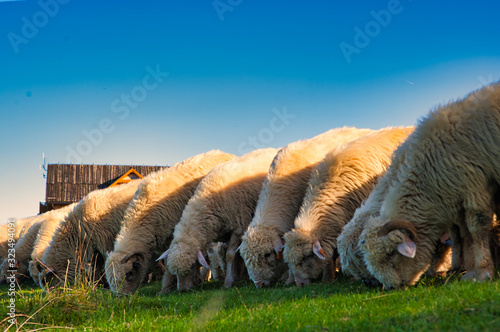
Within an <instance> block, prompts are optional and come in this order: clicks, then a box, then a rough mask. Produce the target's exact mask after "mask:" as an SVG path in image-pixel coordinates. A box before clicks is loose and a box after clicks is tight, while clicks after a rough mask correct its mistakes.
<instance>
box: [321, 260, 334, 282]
mask: <svg viewBox="0 0 500 332" xmlns="http://www.w3.org/2000/svg"><path fill="white" fill-rule="evenodd" d="M337 256H338V255H335V254H334V255H333V257H332V259H331V260H330V261H329V262H328V264H326V266H325V268H324V269H323V280H322V282H323V283H324V284H327V283H329V282H332V281H333V280H335V272H336V270H337V266H336V264H335V261H336V260H337Z"/></svg>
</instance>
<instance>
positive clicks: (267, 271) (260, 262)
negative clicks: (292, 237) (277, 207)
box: [238, 228, 287, 288]
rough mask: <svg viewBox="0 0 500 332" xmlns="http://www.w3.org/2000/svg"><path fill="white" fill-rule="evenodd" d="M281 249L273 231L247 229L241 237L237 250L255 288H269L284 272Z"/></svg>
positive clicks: (276, 234)
mask: <svg viewBox="0 0 500 332" xmlns="http://www.w3.org/2000/svg"><path fill="white" fill-rule="evenodd" d="M282 247H283V241H282V239H281V237H280V236H279V235H278V233H277V232H276V231H273V230H268V229H266V230H264V229H258V228H249V229H248V230H247V231H246V232H245V234H244V235H243V238H242V243H241V245H240V247H239V248H238V250H239V251H240V254H241V257H242V258H243V260H244V261H245V265H246V267H247V270H248V276H249V277H250V279H252V280H253V282H254V283H255V286H256V287H257V288H261V287H264V286H269V285H270V283H271V282H275V281H278V280H279V279H280V278H281V277H282V275H283V273H284V272H286V270H287V266H286V264H285V263H284V261H283V258H282Z"/></svg>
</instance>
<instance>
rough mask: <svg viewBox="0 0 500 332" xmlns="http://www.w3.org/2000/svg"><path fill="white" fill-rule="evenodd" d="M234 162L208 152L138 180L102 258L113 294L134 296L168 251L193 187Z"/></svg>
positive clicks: (215, 153)
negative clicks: (218, 169)
mask: <svg viewBox="0 0 500 332" xmlns="http://www.w3.org/2000/svg"><path fill="white" fill-rule="evenodd" d="M234 157H235V156H234V155H232V154H229V153H224V152H222V151H219V150H213V151H209V152H206V153H202V154H199V155H196V156H194V157H191V158H189V159H186V160H184V161H183V162H179V163H177V164H175V165H173V166H172V167H169V168H167V169H164V170H162V171H159V172H156V173H153V174H150V175H148V176H146V177H145V178H144V179H143V180H142V183H141V185H140V186H139V189H138V191H137V194H136V196H135V197H134V200H133V201H132V202H131V204H130V206H129V207H128V209H127V211H126V213H125V217H124V221H123V227H122V228H121V230H120V232H119V234H118V236H117V237H116V241H115V243H114V249H113V251H112V252H110V253H108V255H107V258H106V265H105V269H106V279H107V281H108V283H109V285H110V287H111V290H112V291H113V292H115V293H120V294H132V293H133V292H135V291H136V290H137V288H138V287H139V286H140V284H141V282H143V281H144V279H145V277H146V275H147V273H148V271H150V270H152V269H153V267H154V266H155V259H156V257H158V256H159V255H160V254H161V253H162V252H163V251H164V250H165V248H168V246H169V245H170V241H171V240H172V234H173V232H174V227H175V225H176V224H177V223H178V222H179V220H180V218H181V215H182V211H183V210H184V207H185V206H186V204H187V202H188V200H189V199H190V198H191V196H192V195H193V193H194V192H195V190H196V187H197V185H198V183H199V182H200V181H201V179H202V178H203V177H204V176H205V175H206V174H207V173H208V172H209V171H210V170H212V169H213V168H214V167H215V166H217V165H219V164H221V163H224V162H226V161H229V160H231V159H233V158H234ZM167 279H168V278H167ZM172 279H173V278H170V279H168V280H169V282H170V280H172ZM167 288H168V287H167Z"/></svg>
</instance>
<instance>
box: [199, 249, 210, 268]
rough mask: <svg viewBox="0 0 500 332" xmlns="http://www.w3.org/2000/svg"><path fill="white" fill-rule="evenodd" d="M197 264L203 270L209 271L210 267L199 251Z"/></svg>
mask: <svg viewBox="0 0 500 332" xmlns="http://www.w3.org/2000/svg"><path fill="white" fill-rule="evenodd" d="M197 257H198V262H199V263H200V264H201V265H202V266H203V267H205V268H207V269H210V266H208V263H207V261H206V260H205V257H203V254H202V253H201V250H198V255H197Z"/></svg>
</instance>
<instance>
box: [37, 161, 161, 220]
mask: <svg viewBox="0 0 500 332" xmlns="http://www.w3.org/2000/svg"><path fill="white" fill-rule="evenodd" d="M165 167H166V166H144V165H142V166H140V165H75V164H49V165H47V176H46V177H47V185H46V189H45V202H44V203H42V202H40V213H43V212H46V211H50V210H53V209H58V208H60V207H63V206H66V205H69V204H72V203H76V202H79V201H80V200H81V199H82V198H83V197H85V196H86V195H87V194H88V193H90V192H91V191H93V190H96V189H103V188H107V187H111V186H116V185H119V184H122V183H127V182H129V181H131V180H133V179H138V178H142V177H144V176H146V175H148V174H149V173H152V172H156V171H158V170H161V169H163V168H165Z"/></svg>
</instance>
